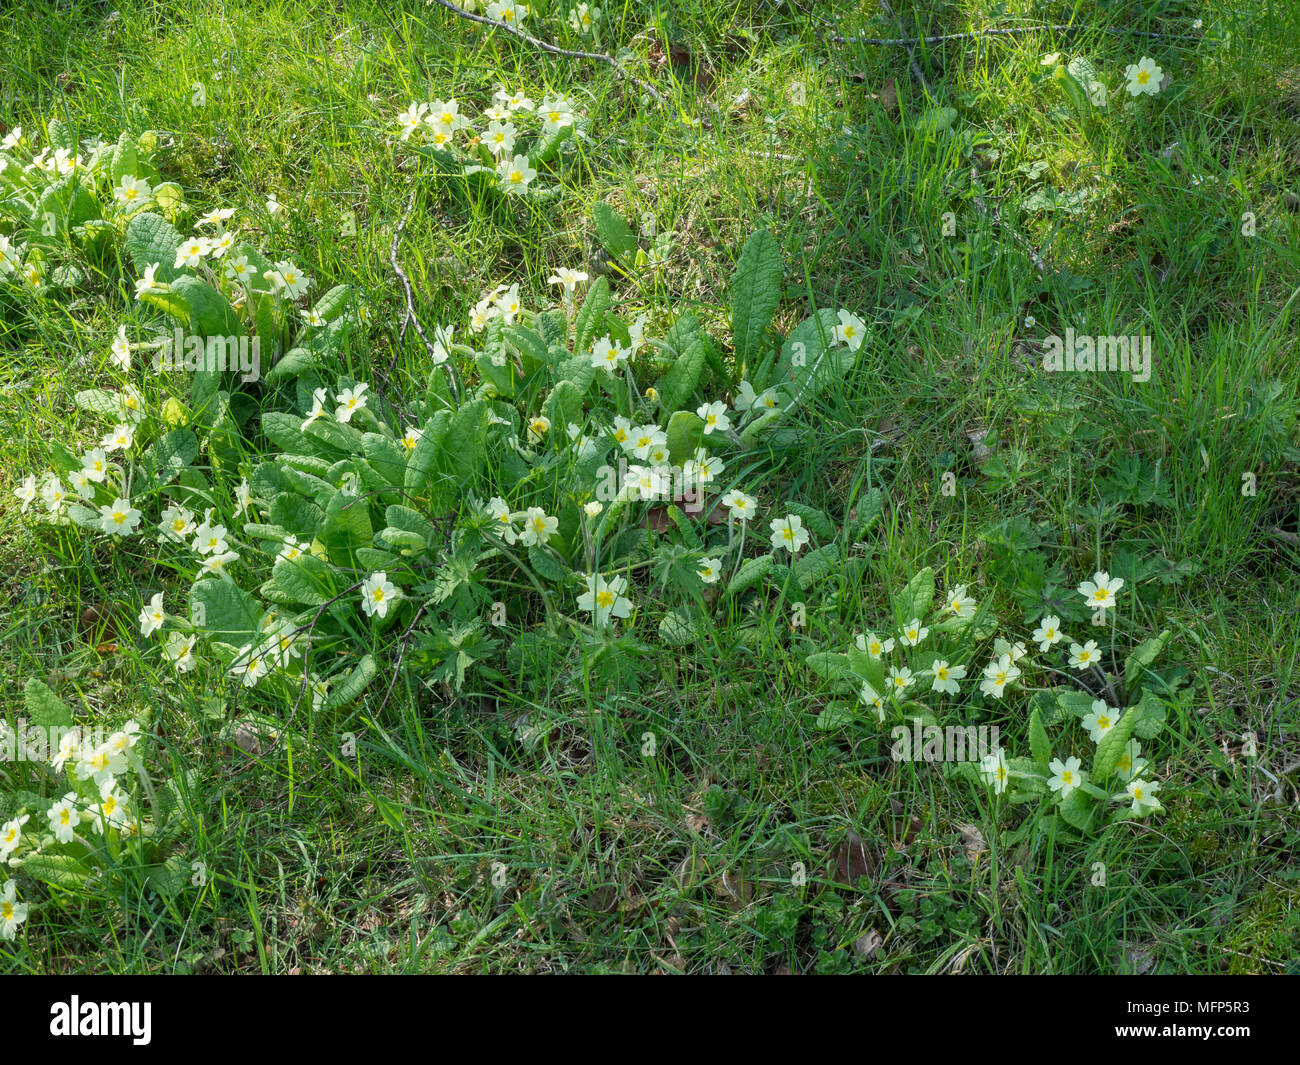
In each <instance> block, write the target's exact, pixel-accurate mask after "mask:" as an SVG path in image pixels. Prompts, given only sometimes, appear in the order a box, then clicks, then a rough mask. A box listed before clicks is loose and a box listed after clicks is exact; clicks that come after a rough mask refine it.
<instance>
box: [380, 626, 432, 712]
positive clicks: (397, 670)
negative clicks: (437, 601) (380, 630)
mask: <svg viewBox="0 0 1300 1065" xmlns="http://www.w3.org/2000/svg"><path fill="white" fill-rule="evenodd" d="M428 609H429V604H428V603H427V602H424V603H421V604H420V609H419V610H417V611H416V612H415V617H413V618H412V619H411V624H410V625H408V626H407V627H406V631H405V632H404V633H402V642H401V646H400V647H399V648H398V651H397V664H396V665H394V666H393V679H392V680H391V681H389V682H388V690H387V691H386V692H384V699H383V702H381V703H380V704H379V709H378V710H376V711H375V717H378V716H379V715H380V714H382V713H383V712H384V707H385V706H387V705H388V699H389V696H391V695H392V694H393V688H394V687H396V685H397V678H398V677H399V676H400V675H401V673H402V659H404V658H405V657H406V647H407V645H408V644H409V643H410V642H411V634H412V633H413V632H414V631H415V626H416V625H417V624H418V623H419V620H420V618H422V617H423V616H424V612H425V611H426V610H428Z"/></svg>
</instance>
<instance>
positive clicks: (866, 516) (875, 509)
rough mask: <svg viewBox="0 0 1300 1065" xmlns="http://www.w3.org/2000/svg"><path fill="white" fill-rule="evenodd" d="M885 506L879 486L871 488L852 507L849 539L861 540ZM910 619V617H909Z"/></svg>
mask: <svg viewBox="0 0 1300 1065" xmlns="http://www.w3.org/2000/svg"><path fill="white" fill-rule="evenodd" d="M884 507H885V496H884V493H883V492H881V491H880V489H879V488H873V489H872V490H871V491H870V492H868V493H867V494H866V496H865V497H864V498H863V499H862V500H861V501H860V502H859V503H858V505H857V506H856V507H855V508H854V511H855V517H854V518H853V519H852V521H853V524H852V526H851V528H852V532H853V535H852V537H851V539H853V540H861V539H862V538H863V537H864V536H865V535H866V534H867V533H869V532H870V531H871V530H872V528H873V527H874V526H875V524H876V522H878V521H879V520H880V515H881V512H882V511H883V510H884ZM909 620H910V619H909Z"/></svg>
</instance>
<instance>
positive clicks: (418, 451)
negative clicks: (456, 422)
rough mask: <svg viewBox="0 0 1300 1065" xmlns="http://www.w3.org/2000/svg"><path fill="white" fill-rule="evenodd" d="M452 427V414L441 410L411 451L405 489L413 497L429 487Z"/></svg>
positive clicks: (430, 421) (404, 481)
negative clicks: (443, 444) (444, 439)
mask: <svg viewBox="0 0 1300 1065" xmlns="http://www.w3.org/2000/svg"><path fill="white" fill-rule="evenodd" d="M450 427H451V412H450V411H445V410H440V411H438V413H437V414H435V415H434V416H433V417H432V418H431V419H430V420H429V421H428V422H427V423H426V424H425V426H424V435H423V436H421V437H420V439H419V440H418V441H417V442H416V445H415V447H414V448H413V449H412V450H411V457H410V458H408V459H407V460H406V475H405V478H404V480H403V485H402V486H403V487H404V488H405V489H406V491H407V492H408V493H409V494H411V495H413V496H418V495H422V494H423V493H424V491H425V489H427V488H428V486H429V479H430V478H431V477H432V476H433V472H434V470H435V469H437V466H438V455H439V453H440V452H441V451H442V443H443V438H444V437H446V435H447V430H448V429H449V428H450Z"/></svg>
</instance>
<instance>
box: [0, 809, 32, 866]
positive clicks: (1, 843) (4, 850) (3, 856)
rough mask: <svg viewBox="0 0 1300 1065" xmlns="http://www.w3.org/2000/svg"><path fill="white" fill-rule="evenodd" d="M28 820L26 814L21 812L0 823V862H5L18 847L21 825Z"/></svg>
mask: <svg viewBox="0 0 1300 1065" xmlns="http://www.w3.org/2000/svg"><path fill="white" fill-rule="evenodd" d="M28 820H29V817H28V815H27V814H23V815H22V816H21V817H15V818H14V819H13V820H12V821H6V822H5V823H4V824H3V825H0V862H7V861H8V860H9V856H10V855H11V854H13V852H14V851H16V850H17V849H18V846H19V844H21V843H22V841H23V825H25V824H27V822H28Z"/></svg>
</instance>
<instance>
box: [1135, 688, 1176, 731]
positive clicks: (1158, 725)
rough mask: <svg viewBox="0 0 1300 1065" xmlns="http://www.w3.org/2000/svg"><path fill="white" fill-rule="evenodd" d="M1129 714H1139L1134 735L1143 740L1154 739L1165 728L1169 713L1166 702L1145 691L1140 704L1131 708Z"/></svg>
mask: <svg viewBox="0 0 1300 1065" xmlns="http://www.w3.org/2000/svg"><path fill="white" fill-rule="evenodd" d="M1129 713H1130V714H1133V713H1136V714H1137V720H1136V721H1135V722H1134V723H1133V735H1135V736H1138V737H1140V738H1141V739H1144V740H1150V739H1154V738H1155V737H1156V736H1158V735H1160V730H1161V729H1163V728H1164V727H1165V717H1166V715H1167V711H1166V709H1165V704H1164V700H1162V699H1161V698H1160V697H1159V696H1158V695H1156V694H1155V693H1154V692H1152V691H1144V692H1143V693H1142V698H1141V699H1140V700H1139V701H1138V704H1137V705H1136V706H1134V707H1132V708H1130V710H1129Z"/></svg>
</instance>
